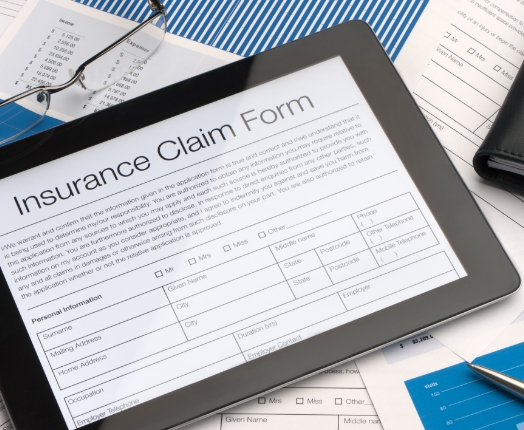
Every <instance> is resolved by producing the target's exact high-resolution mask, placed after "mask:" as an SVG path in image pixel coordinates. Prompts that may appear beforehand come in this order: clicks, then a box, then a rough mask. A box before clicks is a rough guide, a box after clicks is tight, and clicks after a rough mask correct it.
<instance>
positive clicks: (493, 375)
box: [468, 363, 524, 400]
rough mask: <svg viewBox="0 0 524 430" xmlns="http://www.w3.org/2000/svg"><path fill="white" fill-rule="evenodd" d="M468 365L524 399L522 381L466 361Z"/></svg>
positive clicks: (523, 382)
mask: <svg viewBox="0 0 524 430" xmlns="http://www.w3.org/2000/svg"><path fill="white" fill-rule="evenodd" d="M468 367H469V368H470V369H471V370H473V371H474V372H475V373H477V374H479V375H480V376H482V377H484V378H486V379H488V380H489V381H491V382H493V383H494V384H495V385H498V386H499V387H500V388H502V389H504V390H506V391H508V392H509V393H511V394H513V395H515V396H517V397H519V398H520V399H523V400H524V381H521V380H519V379H515V378H512V377H511V376H508V375H505V374H504V373H500V372H497V371H496V370H493V369H489V368H487V367H484V366H479V365H478V364H470V363H468Z"/></svg>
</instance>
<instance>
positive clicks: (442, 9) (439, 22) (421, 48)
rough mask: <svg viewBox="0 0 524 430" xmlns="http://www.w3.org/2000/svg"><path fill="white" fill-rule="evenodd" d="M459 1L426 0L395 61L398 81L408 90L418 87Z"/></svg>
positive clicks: (456, 9) (453, 16)
mask: <svg viewBox="0 0 524 430" xmlns="http://www.w3.org/2000/svg"><path fill="white" fill-rule="evenodd" d="M461 1H462V0H430V1H429V3H428V5H427V6H426V8H425V9H424V12H423V13H422V15H421V16H420V18H419V19H418V21H417V24H416V25H415V28H413V31H412V32H411V34H410V35H409V38H408V40H406V43H404V46H403V47H402V51H400V54H399V55H398V56H397V58H396V59H395V67H396V68H397V70H398V72H399V74H400V76H401V77H402V80H403V81H404V83H405V84H406V86H407V87H408V89H409V90H410V91H413V90H414V89H415V87H416V86H417V85H418V83H419V81H420V78H421V76H422V74H423V73H424V71H425V70H426V68H427V67H428V64H429V62H430V61H431V58H432V57H433V55H434V54H435V50H436V49H437V46H438V45H439V43H440V41H441V40H442V37H443V36H444V34H446V31H447V30H448V28H449V26H450V25H451V23H452V22H453V19H454V18H455V16H456V14H457V11H458V8H459V4H460V3H461Z"/></svg>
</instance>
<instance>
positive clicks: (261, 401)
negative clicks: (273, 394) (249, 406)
mask: <svg viewBox="0 0 524 430" xmlns="http://www.w3.org/2000/svg"><path fill="white" fill-rule="evenodd" d="M258 404H259V405H265V404H266V398H265V397H259V398H258Z"/></svg>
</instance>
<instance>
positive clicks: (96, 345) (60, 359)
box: [46, 306, 178, 369]
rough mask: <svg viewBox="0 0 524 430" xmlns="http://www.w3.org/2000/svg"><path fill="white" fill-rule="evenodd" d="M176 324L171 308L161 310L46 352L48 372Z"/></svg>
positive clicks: (165, 307)
mask: <svg viewBox="0 0 524 430" xmlns="http://www.w3.org/2000/svg"><path fill="white" fill-rule="evenodd" d="M177 323H178V320H177V318H176V316H175V314H174V313H173V311H172V310H171V309H170V306H164V307H162V308H160V309H157V310H155V311H152V312H148V313H146V314H144V315H140V316H138V317H135V318H131V319H129V320H128V321H125V322H122V323H120V324H116V325H114V326H109V327H108V328H106V329H104V330H100V331H97V332H92V333H90V334H89V335H87V336H84V337H81V338H79V339H75V340H73V341H72V342H69V343H64V344H62V345H60V346H58V347H56V348H53V349H50V350H48V351H46V355H47V359H48V360H49V364H50V366H51V368H52V369H56V368H57V367H60V366H64V365H66V364H68V363H71V362H74V361H77V360H81V359H83V358H85V357H89V356H91V355H93V354H96V353H97V352H99V351H104V350H107V349H109V348H113V347H115V346H117V345H122V344H124V343H126V342H129V341H131V340H133V339H137V338H139V337H143V336H146V335H148V334H149V333H152V332H154V331H157V330H160V329H162V328H165V327H168V326H170V325H173V324H177Z"/></svg>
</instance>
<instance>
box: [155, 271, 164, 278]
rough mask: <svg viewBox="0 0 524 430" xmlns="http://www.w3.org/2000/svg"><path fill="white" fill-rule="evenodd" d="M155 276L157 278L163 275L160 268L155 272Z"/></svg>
mask: <svg viewBox="0 0 524 430" xmlns="http://www.w3.org/2000/svg"><path fill="white" fill-rule="evenodd" d="M155 276H156V277H157V278H161V277H162V276H164V274H163V273H162V271H161V270H158V271H156V272H155Z"/></svg>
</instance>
